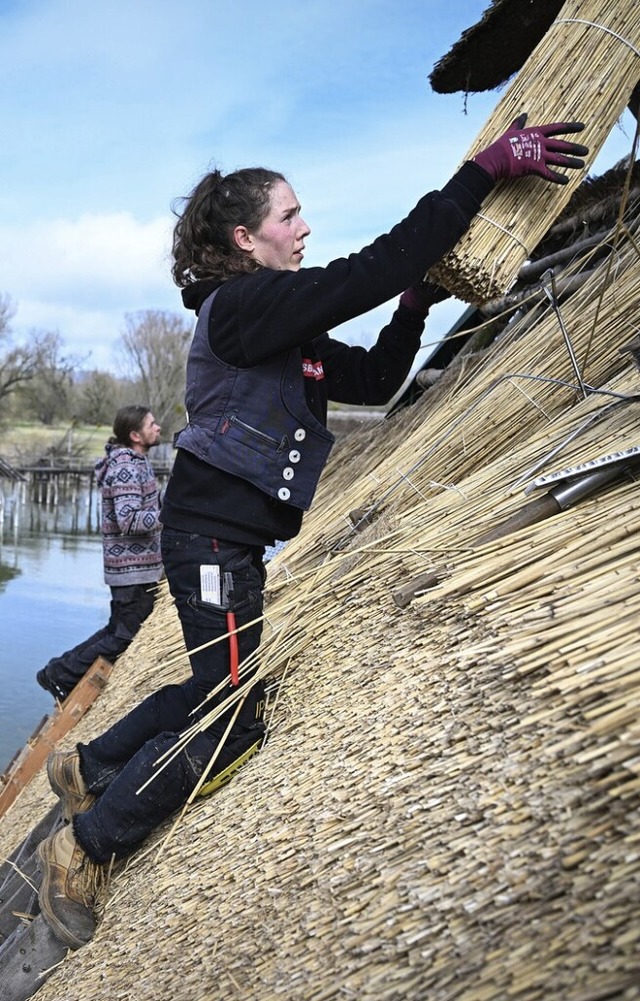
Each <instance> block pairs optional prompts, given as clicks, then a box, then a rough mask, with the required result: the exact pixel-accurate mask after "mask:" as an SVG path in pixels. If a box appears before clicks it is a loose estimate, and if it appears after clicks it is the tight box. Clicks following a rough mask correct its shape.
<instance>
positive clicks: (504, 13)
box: [429, 0, 564, 94]
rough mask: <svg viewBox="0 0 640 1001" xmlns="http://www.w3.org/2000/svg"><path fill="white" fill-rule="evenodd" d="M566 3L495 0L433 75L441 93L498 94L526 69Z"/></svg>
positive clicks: (547, 0) (435, 86)
mask: <svg viewBox="0 0 640 1001" xmlns="http://www.w3.org/2000/svg"><path fill="white" fill-rule="evenodd" d="M563 2H564V0H493V2H492V4H491V6H490V7H488V8H487V10H486V11H485V13H484V14H483V16H482V19H481V20H480V21H478V23H477V24H475V25H473V27H471V28H467V30H466V31H464V32H463V33H462V35H461V36H460V39H459V40H458V41H457V42H456V44H455V45H454V46H453V48H452V49H451V51H450V52H448V53H447V55H446V56H443V57H442V59H440V60H439V62H437V63H436V65H435V66H434V68H433V70H432V71H431V74H430V76H429V82H430V84H431V87H432V89H433V90H434V91H435V92H436V93H437V94H454V93H456V92H457V91H461V92H462V93H465V94H472V93H478V92H479V91H483V90H494V89H495V88H496V87H499V86H500V85H501V84H503V83H504V82H505V81H506V80H508V79H509V77H510V76H512V75H513V74H514V73H517V72H518V70H520V69H521V68H522V66H523V65H524V63H525V62H526V61H527V59H528V58H529V56H530V55H531V53H532V52H533V50H534V49H535V47H536V45H537V44H538V42H539V41H540V40H541V39H542V38H543V37H544V35H545V34H546V32H547V31H548V29H549V27H550V25H551V24H553V22H554V21H555V19H556V17H557V16H558V13H559V12H560V10H561V8H562V6H563Z"/></svg>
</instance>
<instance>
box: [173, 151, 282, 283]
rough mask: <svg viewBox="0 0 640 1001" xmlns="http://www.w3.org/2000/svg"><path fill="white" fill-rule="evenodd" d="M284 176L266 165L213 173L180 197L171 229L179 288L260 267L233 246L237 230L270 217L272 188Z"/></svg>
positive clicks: (175, 279) (257, 224)
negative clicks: (180, 206)
mask: <svg viewBox="0 0 640 1001" xmlns="http://www.w3.org/2000/svg"><path fill="white" fill-rule="evenodd" d="M278 181H286V178H285V177H284V176H283V175H282V174H279V173H278V172H277V171H275V170H267V169H266V168H265V167H245V168H243V169H242V170H236V171H235V172H234V173H232V174H227V175H226V176H224V175H223V174H222V173H221V172H220V171H219V170H213V171H211V172H210V173H208V174H205V176H204V177H203V178H202V180H201V181H199V182H198V184H197V185H196V186H195V188H194V189H193V191H192V192H191V194H190V195H188V196H187V197H186V198H184V199H182V201H183V202H184V207H183V210H182V212H179V211H177V210H176V208H175V207H174V209H173V211H174V214H175V215H176V216H177V217H178V221H177V223H176V225H175V227H174V230H173V259H174V264H173V267H172V269H171V273H172V275H173V280H174V282H175V283H176V285H178V286H179V287H180V288H185V287H186V286H187V285H192V284H193V282H196V281H199V280H200V279H201V278H217V279H219V280H220V281H224V280H225V279H226V278H230V277H231V276H232V275H237V274H244V273H246V272H249V271H255V270H257V269H258V268H259V267H260V265H259V264H258V263H257V262H256V261H254V260H253V258H251V257H249V255H248V254H246V253H244V252H243V251H242V250H240V248H239V247H237V246H236V244H235V241H234V240H233V238H232V234H233V230H234V229H235V227H236V226H246V228H247V229H248V230H252V231H255V230H256V229H258V228H259V227H260V224H261V222H262V221H263V219H264V218H265V216H267V215H268V213H269V205H270V199H271V189H272V188H273V186H274V185H275V184H276V183H277V182H278Z"/></svg>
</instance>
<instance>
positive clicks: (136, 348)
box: [120, 309, 193, 435]
mask: <svg viewBox="0 0 640 1001" xmlns="http://www.w3.org/2000/svg"><path fill="white" fill-rule="evenodd" d="M192 334H193V331H192V330H191V329H190V328H189V327H187V326H186V325H185V323H184V321H183V319H182V318H181V317H180V316H177V315H176V314H175V313H168V312H166V311H164V310H153V309H147V310H142V311H141V312H139V313H126V314H125V329H124V331H123V333H122V336H121V338H120V346H121V348H122V350H123V354H124V360H125V368H126V372H127V374H128V375H129V376H131V377H132V378H134V379H135V380H136V381H137V382H138V384H139V386H140V393H141V399H140V402H141V403H147V404H148V406H150V407H151V409H152V410H153V414H154V417H155V418H156V420H157V421H158V423H159V424H161V425H162V428H163V432H164V434H165V435H168V434H170V433H171V431H173V430H174V429H175V428H176V427H177V426H178V425H179V424H180V423H181V422H182V420H183V418H184V391H185V370H186V364H187V354H188V351H189V345H190V343H191V337H192Z"/></svg>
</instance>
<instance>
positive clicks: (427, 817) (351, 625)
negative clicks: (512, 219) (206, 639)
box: [0, 239, 640, 1001]
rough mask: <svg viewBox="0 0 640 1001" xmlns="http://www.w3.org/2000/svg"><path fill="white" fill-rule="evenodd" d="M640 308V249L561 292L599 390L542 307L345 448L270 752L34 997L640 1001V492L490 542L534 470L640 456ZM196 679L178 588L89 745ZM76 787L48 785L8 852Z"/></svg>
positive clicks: (599, 499) (586, 505)
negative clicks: (418, 585)
mask: <svg viewBox="0 0 640 1001" xmlns="http://www.w3.org/2000/svg"><path fill="white" fill-rule="evenodd" d="M613 278H615V281H614V280H613ZM639 295H640V252H639V250H638V247H637V244H636V243H635V241H633V240H631V241H626V240H623V239H621V240H620V243H619V245H618V248H617V253H616V257H615V274H612V273H611V272H610V271H608V270H607V268H606V267H603V268H602V269H600V272H599V273H598V274H597V275H594V277H593V278H592V280H591V281H590V282H589V283H588V284H587V285H585V286H583V288H582V290H581V292H580V294H579V295H576V296H574V297H573V298H571V299H569V300H568V301H567V303H566V304H564V306H563V317H564V322H565V326H566V328H567V330H568V331H570V335H571V341H572V345H573V348H574V351H575V354H576V356H577V357H578V358H579V359H580V362H581V365H582V366H583V367H584V377H585V379H587V381H588V382H589V383H590V384H591V385H592V386H594V387H597V388H598V389H600V390H602V393H601V394H600V393H597V394H596V393H594V394H590V395H589V396H588V397H587V398H586V399H583V397H582V394H581V393H580V392H579V391H577V389H576V386H575V379H574V373H573V370H572V366H571V364H570V362H569V359H568V356H567V350H566V346H565V342H564V340H563V337H562V335H561V332H560V330H559V327H558V323H557V320H556V318H555V317H554V316H553V314H552V313H551V312H550V311H549V310H548V309H547V310H542V309H541V310H540V315H539V317H538V322H537V323H536V325H535V326H534V327H531V326H529V327H528V328H527V332H526V334H524V333H522V332H520V331H519V329H518V324H517V323H515V324H513V325H511V327H509V328H508V329H507V331H506V332H505V334H504V335H503V337H502V338H501V340H500V342H499V343H496V344H494V345H493V346H492V347H491V349H490V350H489V351H488V352H487V353H486V354H485V355H483V356H481V357H476V358H471V359H465V360H464V361H463V362H460V364H459V365H456V364H455V363H454V365H453V366H452V369H451V371H450V372H449V373H448V374H447V376H446V377H445V379H444V382H443V384H442V385H440V384H439V385H438V386H437V387H436V389H434V390H433V391H430V392H429V393H427V394H425V397H424V398H423V400H422V401H421V402H420V403H419V404H418V405H416V406H415V407H412V408H409V409H407V410H405V411H403V412H401V413H400V414H399V415H398V416H397V417H396V418H394V419H393V420H389V421H386V422H381V423H380V424H379V425H377V426H376V427H372V426H368V427H366V428H363V430H362V431H358V432H356V433H354V435H352V436H351V437H349V438H347V439H345V440H344V441H343V442H341V443H340V444H339V445H338V446H337V449H336V452H335V455H334V457H333V459H332V461H331V463H330V465H329V467H328V469H327V471H326V474H325V476H324V478H323V482H322V484H321V487H320V491H319V495H318V497H317V499H316V502H315V504H314V508H313V510H312V511H311V512H310V513H309V515H308V516H307V520H306V522H305V526H304V529H303V532H302V533H301V535H300V536H299V538H298V539H296V540H294V541H292V542H291V543H289V544H288V545H287V546H286V547H285V549H284V550H283V551H282V552H281V553H280V555H279V556H278V557H277V558H276V560H275V561H274V562H273V563H272V564H271V568H270V579H269V602H268V607H267V616H268V622H267V626H266V629H265V641H264V644H263V652H262V655H263V668H262V670H263V671H264V672H265V674H267V675H271V676H273V677H274V678H275V679H278V681H279V687H278V690H277V693H275V694H274V695H273V696H272V699H271V705H272V708H271V710H270V716H271V726H270V736H269V740H268V742H267V744H266V746H265V748H264V750H263V751H262V752H261V753H260V755H259V756H258V757H257V758H254V759H253V760H252V761H251V762H249V763H248V764H247V765H246V766H245V768H244V769H243V770H242V771H241V772H240V774H239V775H238V776H237V777H236V778H235V779H234V781H233V782H232V783H231V784H230V785H229V786H228V787H226V788H224V789H222V790H221V791H220V792H218V793H216V794H215V795H214V796H213V797H211V798H209V799H205V800H199V801H197V802H196V804H195V805H193V806H192V807H191V808H190V809H189V810H188V812H187V813H186V815H185V816H184V817H183V818H182V820H181V821H180V823H179V824H178V825H177V827H175V829H173V830H172V831H171V828H170V827H169V826H168V827H166V828H165V829H163V830H162V831H160V832H158V835H157V837H156V838H155V839H153V841H152V842H151V843H150V845H149V848H148V850H147V851H144V852H141V853H139V854H138V855H137V856H135V857H134V858H133V859H131V860H130V862H129V864H128V865H127V867H126V868H124V869H123V870H121V871H118V872H117V873H116V874H115V876H114V879H113V884H112V889H111V896H110V898H109V900H108V903H107V907H106V911H105V915H104V920H103V922H102V924H101V925H100V927H99V929H98V932H97V934H96V937H95V939H94V940H93V941H92V942H91V943H90V944H89V945H88V946H86V947H85V948H83V949H82V950H80V951H79V952H77V953H75V954H73V955H70V956H69V957H68V959H67V960H66V961H65V962H64V964H63V966H62V968H61V969H60V970H58V971H56V972H55V973H54V974H53V975H52V976H51V978H50V979H49V980H48V981H47V982H46V983H45V984H44V986H43V987H42V989H41V991H40V992H39V993H38V1001H54V999H55V1001H60V999H61V998H65V999H66V998H70V999H71V998H73V1001H100V999H114V1001H115V999H118V1001H134V999H136V1001H137V999H141V1001H146V999H149V1001H151V999H153V1001H157V999H158V998H176V999H185V1001H186V999H189V1001H200V999H203V1001H204V999H210V1001H214V999H225V1001H229V999H235V998H237V999H242V1001H247V999H252V1001H272V999H273V1001H275V999H278V998H282V999H287V1001H339V999H340V1001H341V999H349V998H353V999H358V1001H362V999H364V1001H374V999H375V1001H400V999H403V1001H404V999H413V1001H425V999H429V1001H453V999H456V1001H494V999H495V1001H497V999H500V1001H502V999H515V1001H550V999H556V998H557V999H562V1001H598V999H600V1001H604V999H618V1001H623V999H624V1001H632V999H638V998H640V922H639V921H638V907H639V905H640V834H639V833H638V832H639V830H640V823H639V822H640V755H639V754H638V746H639V741H640V721H639V719H640V717H639V711H638V710H639V706H640V685H639V682H640V675H639V673H638V667H637V623H638V613H639V611H640V608H639V606H640V587H639V583H638V578H639V573H640V492H639V485H638V483H637V482H633V481H631V480H629V481H621V482H620V483H619V484H617V485H614V486H611V487H610V488H609V489H607V490H605V491H603V492H601V493H600V494H598V495H595V496H594V497H592V498H589V499H587V500H585V501H583V502H581V503H580V504H579V505H577V506H576V507H574V508H570V509H569V510H567V511H566V512H564V513H563V514H560V515H557V516H556V517H554V518H552V519H549V520H548V521H546V522H542V523H540V524H538V525H534V526H531V527H529V528H526V529H523V530H521V531H520V532H518V533H516V534H514V535H512V536H509V537H508V538H505V539H503V540H501V541H500V542H497V543H494V544H492V545H488V546H485V547H482V548H479V549H474V548H473V547H472V545H471V544H472V542H473V540H474V538H476V537H477V536H478V535H479V534H480V533H481V532H482V531H484V530H485V529H486V528H487V526H488V525H490V524H492V523H493V522H495V521H496V520H502V519H503V518H504V517H505V516H506V515H508V514H509V513H511V512H513V511H514V510H517V509H518V508H520V507H522V505H523V504H524V503H526V502H527V498H525V497H524V495H523V491H522V485H523V483H525V482H528V481H529V480H530V479H531V477H532V475H533V470H534V469H535V468H536V467H537V466H539V467H540V469H544V471H547V472H548V471H550V470H551V469H559V468H563V467H565V466H568V465H571V464H575V463H577V462H581V461H584V460H585V459H588V458H593V457H595V456H598V455H604V454H606V453H610V452H612V451H614V450H616V449H619V448H622V447H627V446H630V445H635V444H638V443H639V433H638V426H639V425H638V414H639V413H640V400H639V399H638V398H636V396H635V394H636V393H637V392H638V390H639V388H640V375H639V373H638V372H637V371H636V370H635V368H633V367H631V366H629V364H628V356H626V355H621V354H620V353H619V351H618V348H619V346H620V345H621V344H623V343H624V342H626V341H628V340H629V339H630V337H631V336H633V334H634V333H636V332H637V325H638V311H637V303H638V297H639ZM554 380H555V381H554ZM610 394H619V395H618V396H616V395H610ZM620 396H629V397H630V399H628V400H626V399H621V398H620ZM578 429H580V433H579V434H577V433H576V432H577V431H578ZM561 444H562V448H560V449H559V450H558V452H557V454H556V455H555V457H554V458H549V457H550V456H551V453H552V451H553V450H554V449H556V448H558V446H560V445H561ZM545 458H547V460H548V461H547V462H546V463H545V464H543V465H541V463H544V460H545ZM362 506H365V507H368V508H369V510H370V513H371V518H372V523H371V524H370V526H369V527H367V528H366V529H365V530H364V531H362V532H359V533H356V532H354V531H352V530H351V528H350V522H349V518H348V514H349V511H350V510H352V509H353V508H356V507H362ZM429 569H435V570H439V571H440V572H441V573H442V577H443V580H442V583H441V584H440V585H439V586H438V587H436V588H434V589H433V590H432V591H430V592H428V593H425V594H424V595H423V596H422V597H420V598H417V599H416V600H415V601H414V602H413V604H412V605H411V606H410V607H409V608H408V609H407V610H405V611H404V612H401V611H400V610H399V609H398V608H397V607H396V606H395V605H394V603H393V601H392V598H391V595H392V592H393V591H394V590H395V589H396V588H397V587H398V586H399V585H400V584H401V583H402V582H404V581H406V580H407V578H410V577H412V576H414V575H415V574H417V573H420V572H422V571H424V570H429ZM184 667H185V663H184V652H183V650H182V645H181V640H180V633H179V629H178V627H177V621H176V617H175V614H174V612H173V609H172V607H171V605H170V603H169V601H168V598H167V595H166V593H164V594H163V597H162V600H161V602H160V604H159V605H158V607H157V609H156V611H155V612H154V614H153V616H152V618H151V619H150V620H148V622H147V623H146V624H145V626H144V627H143V630H142V631H141V633H140V634H139V636H138V637H137V638H136V640H135V642H134V644H133V645H132V647H131V648H130V650H129V651H128V653H127V655H126V656H125V657H123V658H122V659H121V660H120V661H119V663H118V664H117V665H116V667H115V669H114V673H113V675H112V680H111V682H110V684H109V686H108V688H107V690H106V692H105V693H104V695H103V696H102V697H101V699H100V700H99V702H98V703H97V704H96V705H95V706H94V707H93V709H92V710H91V712H90V713H89V714H88V716H87V717H86V718H85V719H84V720H82V721H81V723H80V724H79V725H78V727H77V730H76V732H75V734H74V738H75V739H78V738H80V739H86V738H88V737H90V735H91V734H92V733H93V732H96V731H98V730H100V729H102V728H103V727H104V726H105V725H106V724H107V723H108V722H109V721H110V720H112V719H115V718H116V717H117V716H119V715H120V714H121V713H122V712H123V710H124V709H125V708H126V707H127V706H129V705H132V704H134V703H135V702H136V701H137V700H138V699H139V698H140V697H141V696H142V695H143V694H144V693H145V692H146V691H148V690H150V689H151V688H153V687H155V686H157V685H158V684H161V683H163V682H165V681H168V680H171V679H173V678H177V677H180V676H181V675H182V673H183V672H184ZM51 801H52V796H51V794H50V793H48V792H47V789H46V784H45V781H44V778H43V777H42V776H39V777H38V778H37V779H36V780H35V781H34V783H33V784H32V786H31V787H30V788H29V789H28V790H27V791H26V792H25V793H24V794H23V796H22V797H21V798H20V799H19V800H18V801H17V802H16V803H15V804H14V806H13V807H12V809H11V811H10V812H9V813H8V814H7V816H6V817H5V818H4V822H3V827H2V830H1V831H0V852H1V853H2V854H6V853H7V852H8V851H9V850H10V849H11V848H13V847H14V844H15V842H16V841H17V839H18V838H19V837H20V836H21V835H23V834H24V833H25V832H26V831H27V830H28V829H29V828H30V826H31V825H32V824H33V822H34V820H35V819H37V818H38V817H39V816H40V815H41V814H42V812H43V811H44V810H45V809H46V807H48V805H49V804H50V802H51ZM170 831H171V836H170V838H169V840H168V841H167V840H166V838H167V835H168V834H169V833H170Z"/></svg>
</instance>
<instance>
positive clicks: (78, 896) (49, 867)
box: [38, 824, 106, 949]
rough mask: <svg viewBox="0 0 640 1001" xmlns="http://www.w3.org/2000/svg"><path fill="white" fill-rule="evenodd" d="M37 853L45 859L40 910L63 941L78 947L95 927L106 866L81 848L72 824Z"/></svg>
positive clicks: (51, 837) (89, 938)
mask: <svg viewBox="0 0 640 1001" xmlns="http://www.w3.org/2000/svg"><path fill="white" fill-rule="evenodd" d="M38 855H39V857H40V861H41V863H42V885H41V886H40V892H39V894H38V901H39V903H40V910H41V912H42V914H43V916H44V918H45V920H46V921H47V922H48V924H49V925H50V926H51V928H52V930H53V932H54V933H55V934H56V935H57V936H58V938H59V939H60V941H61V942H64V944H65V945H67V946H69V948H70V949H79V948H80V947H81V946H83V945H86V943H87V942H89V941H90V940H91V939H92V938H93V933H94V932H95V930H96V923H97V922H96V917H95V913H94V907H95V904H96V898H97V896H98V894H99V893H100V892H101V890H102V889H103V887H104V886H105V875H106V873H105V867H104V866H102V865H99V864H98V863H97V862H93V861H92V860H91V859H90V858H89V856H88V855H87V854H86V852H85V851H84V850H83V849H82V848H81V846H80V845H79V844H78V842H77V841H76V839H75V837H74V834H73V828H72V826H71V824H65V826H64V827H61V828H60V830H59V831H58V832H57V833H56V834H52V835H51V836H50V837H48V838H46V839H45V840H44V841H42V842H41V843H40V845H39V846H38Z"/></svg>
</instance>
